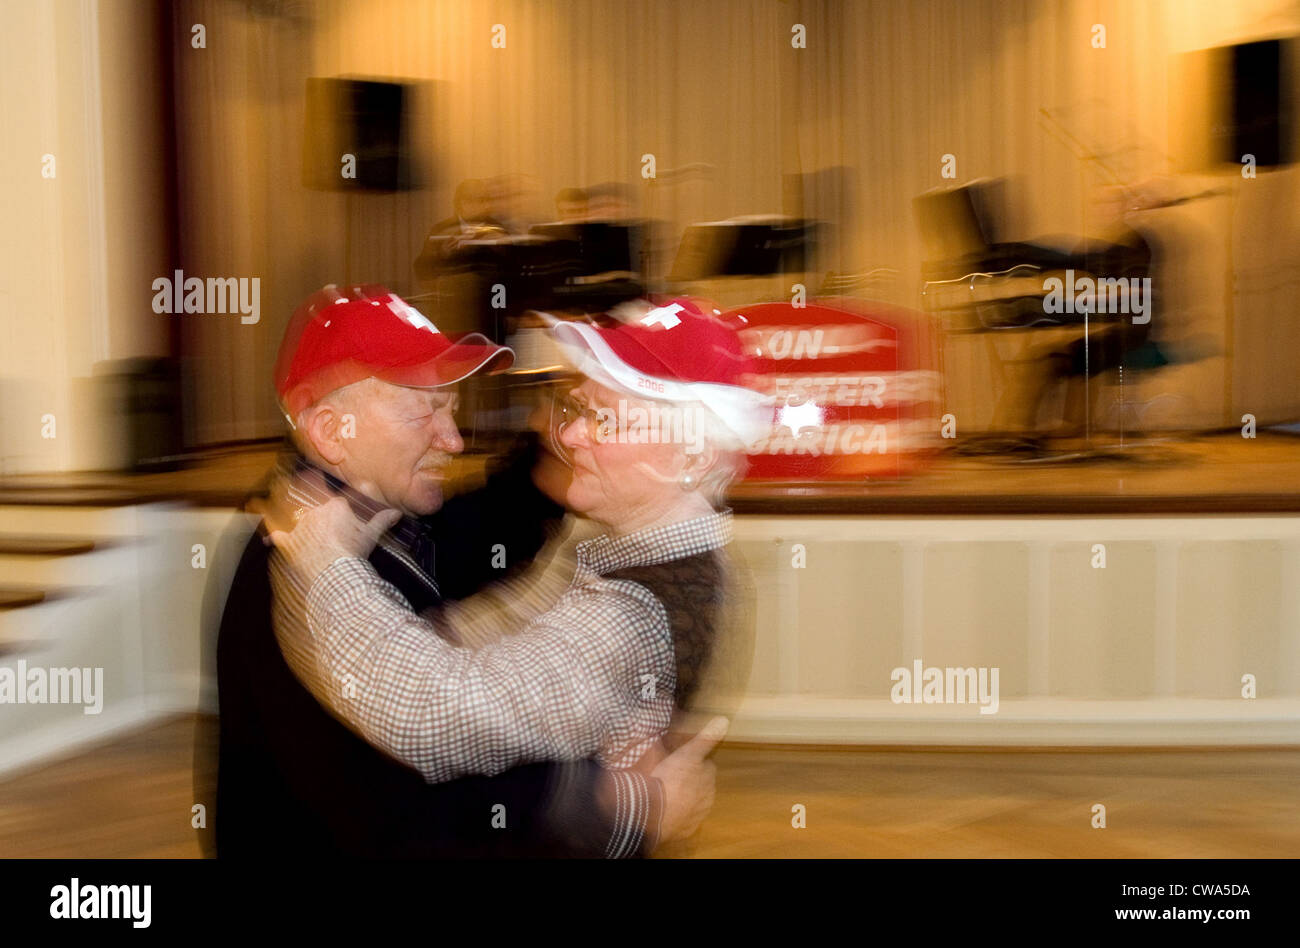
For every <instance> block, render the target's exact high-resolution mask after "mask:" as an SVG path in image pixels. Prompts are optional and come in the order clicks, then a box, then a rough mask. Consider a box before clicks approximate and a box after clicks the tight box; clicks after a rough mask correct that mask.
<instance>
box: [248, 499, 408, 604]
mask: <svg viewBox="0 0 1300 948" xmlns="http://www.w3.org/2000/svg"><path fill="white" fill-rule="evenodd" d="M401 519H402V514H401V511H398V510H392V509H388V510H381V511H379V513H377V514H375V516H374V517H373V518H372V519H371V520H370V522H369V523H362V522H361V521H360V520H358V519H357V517H356V515H355V514H353V513H352V508H351V507H350V506H349V505H348V502H347V501H346V500H344V499H343V498H342V497H335V498H333V499H332V500H330V501H329V502H327V503H324V504H321V505H320V506H319V507H312V508H309V509H306V510H303V511H302V512H301V515H299V516H298V517H297V523H296V524H294V526H293V529H292V530H290V531H288V532H286V531H284V530H272V531H271V534H270V539H271V542H272V543H274V544H275V545H276V546H277V547H278V548H279V550H280V552H281V554H283V556H284V558H285V562H286V565H287V566H288V568H289V570H290V571H291V572H292V573H293V574H294V576H295V577H297V578H298V579H300V580H302V581H304V583H305V585H306V586H308V587H309V586H310V585H311V583H312V581H314V580H315V579H316V577H317V576H319V575H320V574H321V573H323V572H325V570H326V569H328V568H329V566H330V564H332V563H333V562H334V561H335V560H338V559H342V558H343V557H347V556H354V557H357V558H359V559H365V558H366V557H368V556H369V555H370V551H371V550H373V549H374V548H375V544H376V543H378V542H379V538H380V537H381V536H383V535H384V534H385V533H386V532H388V530H389V529H390V528H391V527H392V526H393V524H395V523H397V521H399V520H401Z"/></svg>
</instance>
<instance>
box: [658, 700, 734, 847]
mask: <svg viewBox="0 0 1300 948" xmlns="http://www.w3.org/2000/svg"><path fill="white" fill-rule="evenodd" d="M729 723H730V722H729V721H728V720H727V719H726V718H714V719H713V720H712V721H710V722H709V723H708V724H707V725H705V727H704V729H703V730H702V731H700V733H699V734H696V735H695V736H694V737H693V738H691V739H690V740H689V741H687V742H686V743H685V744H683V745H682V746H681V747H679V748H677V750H675V751H673V752H672V753H671V754H669V755H668V756H667V757H665V758H664V759H663V760H662V761H661V762H660V763H659V764H658V765H657V766H656V767H655V769H654V770H653V771H651V772H650V776H652V777H655V778H657V779H658V780H659V781H660V782H661V783H662V784H663V788H664V803H663V807H664V811H663V822H662V824H661V828H660V832H659V843H660V844H661V845H662V844H663V843H668V842H672V841H674V840H678V839H685V838H686V837H688V836H690V835H691V834H693V833H694V832H695V831H696V830H697V829H699V828H700V824H701V823H702V822H704V818H705V817H706V816H708V815H709V810H711V809H713V793H714V782H715V780H716V778H717V772H718V768H717V767H716V766H715V765H714V763H713V761H711V760H708V759H707V758H708V756H709V753H710V752H711V751H712V750H713V748H714V747H715V746H717V743H718V741H720V740H722V738H723V737H725V736H726V734H727V726H728V724H729Z"/></svg>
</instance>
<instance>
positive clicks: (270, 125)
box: [177, 0, 1293, 442]
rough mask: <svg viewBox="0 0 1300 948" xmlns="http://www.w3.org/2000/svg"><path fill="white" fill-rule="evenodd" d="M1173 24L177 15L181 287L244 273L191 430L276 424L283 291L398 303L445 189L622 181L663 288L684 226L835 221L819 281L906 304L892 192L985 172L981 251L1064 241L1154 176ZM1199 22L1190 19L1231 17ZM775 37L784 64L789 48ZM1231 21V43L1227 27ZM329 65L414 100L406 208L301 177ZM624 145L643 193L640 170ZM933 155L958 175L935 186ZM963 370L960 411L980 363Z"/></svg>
mask: <svg viewBox="0 0 1300 948" xmlns="http://www.w3.org/2000/svg"><path fill="white" fill-rule="evenodd" d="M1183 6H1184V5H1183V4H1180V3H1177V2H1156V0H1153V2H1141V0H1086V2H1085V0H909V2H902V0H857V2H849V0H843V2H841V0H721V2H710V3H695V2H690V0H577V2H559V0H500V2H495V3H492V4H485V3H472V2H464V0H374V2H356V0H321V2H306V0H296V2H295V0H286V2H283V3H242V2H234V0H182V2H181V3H180V4H179V5H178V13H177V23H178V31H180V28H182V27H184V25H185V24H187V23H190V24H192V23H199V22H202V23H204V24H205V25H206V27H207V39H208V45H207V49H206V50H194V49H191V48H190V46H189V35H188V32H184V33H183V34H182V35H179V36H178V37H177V44H178V45H177V50H178V63H179V67H178V81H179V88H178V120H179V134H180V137H181V146H182V147H181V189H182V196H183V200H182V205H181V206H182V229H183V244H184V246H183V251H184V259H185V261H186V264H185V265H186V268H187V273H192V274H193V275H198V276H244V275H248V276H253V275H256V276H259V277H261V279H262V319H261V322H260V323H259V324H257V325H256V326H243V325H240V324H239V322H238V321H237V320H231V319H229V318H222V317H191V318H190V319H189V320H188V321H187V323H186V326H187V333H188V335H187V340H186V347H187V353H188V355H189V358H190V362H189V365H188V378H189V380H190V383H191V386H192V388H191V392H190V394H191V398H190V399H189V404H190V408H191V412H190V418H189V426H190V427H189V430H190V433H191V438H192V440H195V441H198V442H212V441H221V440H231V439H239V438H252V437H259V436H265V435H268V434H273V433H275V432H276V431H278V430H279V425H280V420H279V418H278V416H277V413H276V410H275V407H274V399H273V396H272V391H271V385H270V380H269V376H270V372H271V365H272V361H273V359H274V354H275V348H276V345H277V344H278V341H279V334H280V332H281V330H282V327H283V325H284V323H285V321H286V320H287V319H288V316H289V314H290V312H291V311H292V309H293V307H294V305H295V304H296V303H297V301H298V300H300V299H301V298H302V297H303V296H305V295H306V294H307V293H309V292H310V291H312V290H313V289H315V288H317V287H319V286H320V285H322V284H324V283H326V282H337V281H343V280H353V281H377V282H386V283H388V284H390V285H391V286H393V287H394V288H395V289H397V290H398V291H399V292H400V291H409V290H410V289H412V287H413V285H414V280H413V275H412V271H411V264H412V261H413V260H414V259H415V257H416V255H417V254H418V253H419V251H420V247H421V244H422V241H423V238H424V236H425V234H426V232H427V230H428V228H429V226H430V225H431V224H432V223H433V222H434V221H436V220H438V219H441V218H443V217H446V216H448V215H449V214H450V213H451V195H452V191H453V189H454V188H455V185H456V183H457V182H459V181H460V180H462V179H465V178H469V177H489V176H493V175H502V174H517V175H521V176H524V177H523V180H524V181H525V182H526V183H527V184H528V187H529V189H530V191H531V194H532V198H531V202H530V206H528V207H526V208H524V211H525V214H526V216H531V217H532V218H533V219H536V220H542V219H549V218H550V217H552V216H553V214H554V205H553V196H554V194H555V193H556V191H558V190H559V189H560V188H563V187H568V186H582V185H587V184H592V183H596V182H600V181H621V182H625V183H627V184H629V185H632V186H633V187H634V189H635V191H636V193H637V195H638V203H639V208H638V210H639V211H640V212H641V213H643V214H645V215H647V216H650V217H652V218H655V219H658V220H661V221H664V222H666V224H667V227H666V230H667V232H668V234H669V236H670V238H671V239H670V241H669V243H668V244H667V245H666V246H665V247H663V248H661V249H662V253H661V257H662V259H658V260H656V269H657V270H658V271H659V272H661V273H662V272H664V271H665V270H666V269H667V266H668V264H669V262H670V260H669V259H668V258H669V257H670V256H671V253H672V250H673V243H672V242H673V241H675V240H676V239H677V238H678V237H679V236H680V233H681V230H682V228H683V227H685V226H686V225H687V224H689V223H691V222H694V221H702V220H710V219H718V218H723V217H727V216H731V215H737V214H756V213H780V212H783V211H785V212H803V213H808V214H810V215H812V216H816V217H819V218H821V219H825V220H827V221H828V222H829V223H830V224H831V225H832V226H833V228H834V229H833V236H834V239H833V240H832V241H831V243H830V244H829V246H828V248H827V250H828V252H827V254H826V255H825V257H824V258H823V259H822V260H821V264H822V269H824V270H825V269H833V270H838V271H841V272H844V271H848V272H855V271H864V270H867V269H872V268H876V267H892V268H895V269H897V270H899V271H900V278H899V280H900V283H901V287H902V290H901V292H902V296H903V298H904V299H905V300H907V301H908V302H909V303H910V305H919V294H918V292H917V290H918V284H917V280H918V278H919V265H920V262H921V259H922V253H923V251H922V247H921V245H920V240H919V235H918V232H917V228H916V225H915V222H914V218H913V213H912V200H913V198H914V197H916V196H917V195H919V194H921V193H922V192H924V191H926V190H927V189H929V188H933V187H936V186H940V185H945V184H953V183H963V182H967V181H970V180H972V179H975V178H979V177H1008V178H1009V196H1010V198H1011V201H1010V204H1009V208H1008V213H1007V218H1006V221H1007V225H1008V226H1007V233H1005V234H1004V235H1003V236H1004V237H1005V238H1009V239H1026V238H1030V237H1033V236H1036V235H1039V234H1044V233H1057V234H1086V233H1088V232H1089V231H1090V230H1091V229H1092V228H1093V226H1094V225H1095V221H1094V220H1093V219H1092V217H1091V213H1092V212H1091V210H1090V196H1091V195H1092V194H1093V193H1094V192H1095V189H1096V188H1097V187H1098V186H1100V185H1103V184H1105V183H1107V179H1108V175H1109V174H1110V173H1117V174H1119V175H1121V176H1123V177H1124V178H1126V179H1128V180H1139V179H1141V178H1142V177H1145V176H1150V175H1153V174H1159V173H1165V172H1168V171H1170V170H1172V167H1173V161H1172V157H1171V156H1170V155H1169V154H1168V150H1169V148H1170V146H1169V141H1170V134H1169V131H1170V130H1169V127H1168V126H1169V118H1168V116H1169V115H1170V97H1171V96H1176V95H1177V94H1178V90H1177V89H1175V88H1171V85H1170V81H1169V78H1168V77H1169V64H1170V57H1171V55H1173V54H1174V53H1176V52H1178V51H1180V50H1182V49H1185V48H1190V47H1192V46H1195V45H1197V44H1200V45H1209V44H1210V43H1211V42H1212V41H1213V40H1212V36H1211V35H1210V34H1212V32H1213V29H1212V26H1208V25H1207V26H1204V27H1203V28H1201V29H1200V31H1199V32H1196V33H1195V35H1192V34H1191V33H1189V30H1188V28H1187V26H1186V25H1185V24H1184V23H1182V18H1181V14H1180V12H1179V11H1180V10H1181V9H1182V8H1183ZM1273 6H1274V7H1280V6H1284V4H1277V3H1274V4H1273ZM1216 11H1217V7H1214V6H1213V5H1209V4H1206V5H1204V9H1199V8H1198V10H1197V16H1199V17H1200V18H1201V20H1202V22H1203V23H1205V24H1212V23H1213V22H1214V20H1215V18H1216V17H1217V18H1219V19H1220V20H1223V19H1224V18H1226V17H1228V16H1229V14H1227V13H1222V12H1216ZM796 24H801V25H802V26H803V27H804V30H805V36H806V48H802V49H800V48H795V47H794V46H793V45H792V42H791V41H792V39H793V38H794V35H795V34H794V33H793V32H792V29H793V28H794V27H795V26H796ZM1234 24H1235V27H1234V28H1235V29H1236V30H1237V33H1238V34H1239V35H1241V34H1243V33H1249V21H1245V22H1236V21H1234ZM497 26H500V27H504V37H505V47H504V48H494V46H493V43H492V40H493V37H494V27H497ZM1097 26H1100V27H1102V28H1104V31H1105V42H1106V45H1105V47H1104V48H1096V47H1095V46H1094V44H1093V39H1094V36H1095V35H1096V27H1097ZM496 35H500V33H499V32H498V33H497V34H496ZM341 75H352V76H362V77H381V78H397V79H406V80H412V81H419V82H423V83H425V84H426V85H424V86H423V87H422V88H423V89H424V90H425V91H426V93H427V96H426V104H427V110H423V111H422V112H421V116H422V117H421V119H420V123H419V126H418V129H417V131H418V144H419V145H420V146H421V147H422V148H423V149H424V150H425V152H426V153H427V155H428V157H429V159H430V164H429V171H430V177H429V178H428V180H427V182H426V185H425V186H424V187H423V188H422V189H421V190H416V191H410V192H406V193H402V194H396V195H354V196H344V195H340V194H331V193H322V192H315V191H309V190H307V189H306V188H305V187H304V186H303V184H302V171H301V165H302V135H303V128H302V126H303V101H304V88H305V80H306V79H307V78H308V77H309V76H341ZM1044 110H1046V111H1047V112H1048V113H1049V114H1050V116H1051V118H1050V119H1049V118H1048V116H1045V115H1044ZM1090 152H1092V153H1094V154H1089V153H1090ZM645 155H653V156H654V160H655V164H656V166H657V173H658V174H657V177H656V178H655V179H654V180H646V179H644V178H643V177H642V174H641V170H642V167H643V156H645ZM945 155H951V156H953V159H954V160H955V163H956V178H955V180H949V179H945V178H943V177H941V174H940V171H941V163H942V161H943V160H944V156H945ZM1103 165H1104V166H1105V168H1106V169H1109V171H1107V170H1103ZM828 169H829V170H828ZM836 169H838V170H836ZM799 175H804V176H806V177H803V178H800V177H797V176H799ZM1290 193H1293V192H1290ZM969 358H970V359H971V360H973V359H974V358H975V357H974V356H970V357H969ZM965 371H966V378H967V380H968V381H967V384H968V387H969V388H970V389H971V394H970V397H971V398H972V399H976V398H977V390H978V389H980V387H981V386H983V385H984V384H985V381H987V380H984V379H982V377H981V376H980V372H982V371H984V369H981V368H979V366H978V365H976V364H975V363H974V362H972V363H971V365H970V366H968V367H967V369H966V370H965ZM1220 376H1222V371H1221V370H1220ZM1208 384H1211V385H1213V384H1218V385H1219V386H1220V388H1222V386H1223V382H1222V379H1221V378H1220V381H1219V382H1218V383H1215V382H1214V381H1213V380H1210V382H1209V383H1208ZM985 401H987V399H985Z"/></svg>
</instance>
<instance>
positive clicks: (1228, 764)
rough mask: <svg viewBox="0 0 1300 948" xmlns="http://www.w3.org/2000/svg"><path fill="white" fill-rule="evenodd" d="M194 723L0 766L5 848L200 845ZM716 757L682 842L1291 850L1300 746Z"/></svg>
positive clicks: (114, 851)
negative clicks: (714, 782)
mask: <svg viewBox="0 0 1300 948" xmlns="http://www.w3.org/2000/svg"><path fill="white" fill-rule="evenodd" d="M196 723H198V724H201V725H202V726H203V727H204V728H205V730H204V732H203V733H204V734H205V735H206V734H209V733H210V728H211V723H212V719H211V718H200V719H197V721H196V719H195V718H194V717H182V718H176V719H173V720H170V721H168V722H166V723H163V724H161V725H158V726H155V727H152V728H149V729H148V730H145V731H141V732H138V733H136V734H132V735H130V736H127V737H124V738H122V739H120V740H117V741H114V742H113V743H111V744H108V745H104V746H101V747H98V748H95V749H93V750H90V751H87V752H85V753H81V754H77V755H76V756H74V757H72V758H70V759H67V760H64V761H60V762H57V763H52V764H49V765H46V766H43V767H40V768H38V769H35V770H32V771H29V772H27V773H24V774H21V775H19V776H16V777H13V778H11V779H9V780H8V781H5V782H4V783H0V856H4V857H18V856H30V857H56V856H68V857H116V858H135V857H197V856H199V855H200V847H199V843H198V840H197V834H196V833H195V831H194V830H193V829H191V826H190V820H191V807H192V806H193V805H194V803H195V802H196V801H198V800H200V799H203V798H204V797H205V796H206V795H207V794H206V792H204V791H198V792H196V790H195V787H194V781H193V776H192V774H193V772H192V762H193V749H194V744H195V733H196V732H195V727H196ZM717 762H718V767H719V779H718V796H717V803H716V805H715V807H714V812H713V815H712V817H711V818H710V819H709V821H708V822H707V823H706V824H705V826H704V827H703V828H702V829H701V831H700V833H699V835H698V836H697V837H696V838H695V839H693V840H691V841H690V842H689V843H688V844H686V845H685V846H684V847H680V849H679V851H677V852H675V853H674V854H676V855H684V856H694V857H728V858H744V857H769V858H771V857H775V858H795V857H823V858H840V857H879V858H911V857H923V858H926V857H956V858H965V857H975V858H983V857H1024V858H1034V857H1083V858H1098V857H1111V858H1128V857H1155V858H1165V857H1186V858H1200V857H1254V858H1259V857H1266V858H1267V857H1290V858H1296V857H1300V805H1297V804H1300V749H1297V750H1264V751H1258V750H1248V751H1246V750H1243V751H1235V750H1228V751H1181V750H1180V751H1164V750H1155V751H1124V752H1105V753H1092V752H1082V751H1080V752H1068V753H1056V752H1053V753H1044V752H1003V751H998V752H985V751H961V752H935V751H915V750H889V751H869V750H789V749H770V748H752V747H724V748H722V749H721V750H720V751H719V752H718V754H717ZM1098 803H1100V804H1103V805H1105V807H1106V822H1107V826H1106V828H1105V829H1093V828H1092V827H1091V820H1092V807H1093V805H1094V804H1098ZM796 804H802V805H803V806H804V807H805V808H806V823H807V826H806V828H805V829H795V828H793V827H792V825H791V819H792V807H793V806H795V805H796Z"/></svg>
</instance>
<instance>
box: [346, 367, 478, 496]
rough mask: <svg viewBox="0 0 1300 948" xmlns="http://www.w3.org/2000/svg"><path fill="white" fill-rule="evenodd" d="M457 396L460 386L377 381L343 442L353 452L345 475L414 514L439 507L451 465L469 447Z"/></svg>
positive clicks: (358, 405) (355, 407)
mask: <svg viewBox="0 0 1300 948" xmlns="http://www.w3.org/2000/svg"><path fill="white" fill-rule="evenodd" d="M457 401H458V396H457V393H456V390H455V388H454V387H452V388H439V389H418V388H403V387H402V386H399V385H389V384H388V383H386V382H379V381H371V382H370V383H369V386H368V388H366V389H365V390H363V392H361V393H359V397H357V398H356V399H355V401H354V404H352V405H351V406H350V409H351V412H352V414H353V415H354V416H355V435H354V437H352V438H350V439H346V440H345V441H344V442H343V445H344V450H345V451H346V455H347V456H346V457H345V458H344V460H343V462H342V463H341V464H339V465H338V467H339V471H340V473H341V474H342V475H343V478H344V480H346V481H347V482H348V483H349V484H350V485H352V486H353V487H355V488H357V489H358V490H363V491H365V492H367V493H368V494H371V495H372V499H374V500H378V501H380V502H381V503H385V504H387V505H388V506H390V507H396V508H397V509H398V510H400V511H402V512H403V513H405V514H407V515H408V516H423V515H425V514H431V513H433V512H434V511H436V510H437V509H438V508H439V507H441V506H442V484H443V481H444V480H445V479H446V469H447V465H448V464H450V463H451V459H452V456H453V455H456V454H460V453H461V452H462V451H463V450H465V443H464V442H463V441H462V440H461V437H460V431H459V430H458V429H457V427H456V418H455V413H456V407H457ZM376 495H377V496H376Z"/></svg>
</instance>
